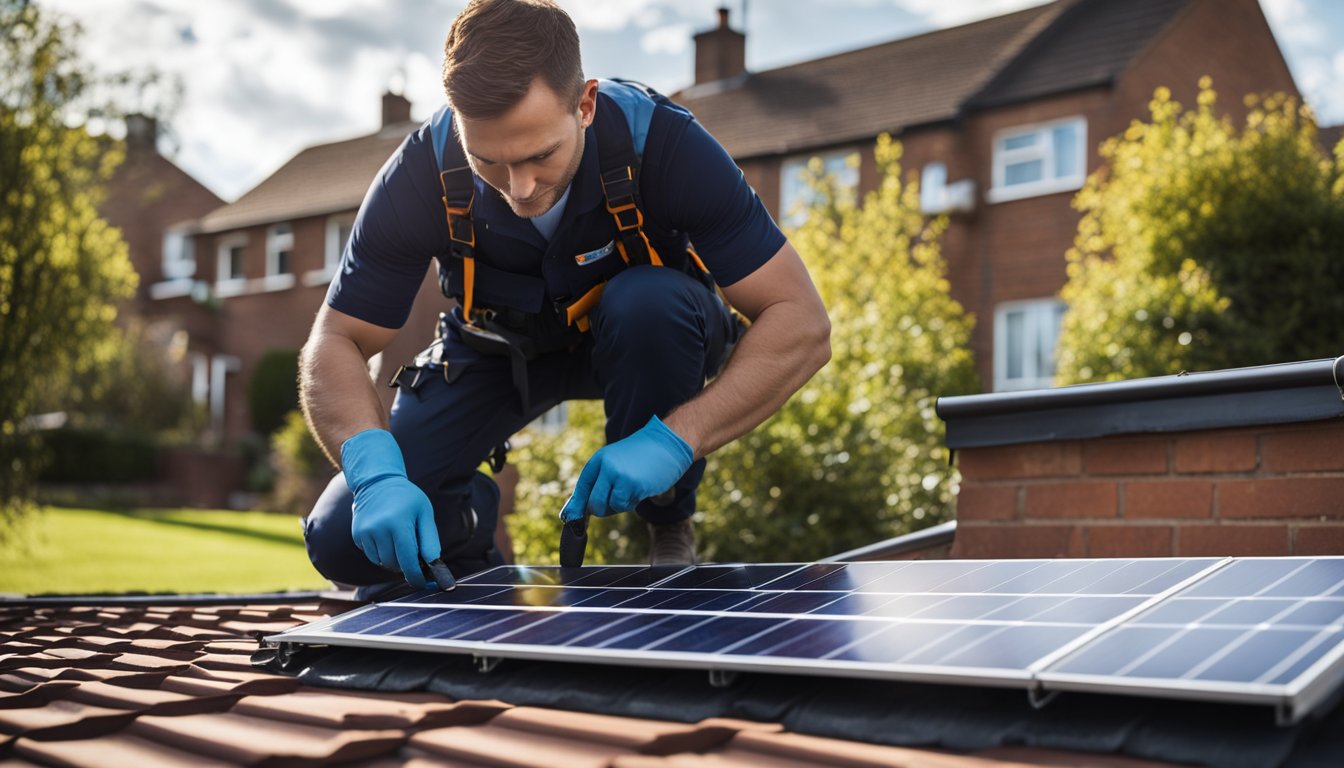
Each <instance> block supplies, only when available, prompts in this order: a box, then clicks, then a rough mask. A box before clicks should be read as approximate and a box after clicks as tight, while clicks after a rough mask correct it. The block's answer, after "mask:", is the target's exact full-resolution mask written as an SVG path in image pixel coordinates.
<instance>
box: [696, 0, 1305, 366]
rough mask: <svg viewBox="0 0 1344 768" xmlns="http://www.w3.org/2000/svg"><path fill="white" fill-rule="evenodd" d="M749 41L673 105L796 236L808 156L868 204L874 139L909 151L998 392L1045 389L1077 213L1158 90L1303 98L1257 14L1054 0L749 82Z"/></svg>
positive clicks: (727, 37)
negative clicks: (1112, 139)
mask: <svg viewBox="0 0 1344 768" xmlns="http://www.w3.org/2000/svg"><path fill="white" fill-rule="evenodd" d="M745 44H746V39H745V36H744V35H742V34H741V33H739V32H736V31H734V30H732V29H731V28H730V27H729V24H728V12H727V11H726V10H721V11H720V15H719V26H718V28H717V29H713V30H710V31H708V32H704V33H701V34H700V35H697V36H696V66H695V78H696V79H695V83H694V84H693V85H692V86H690V87H688V88H686V89H684V90H682V91H681V92H679V93H677V94H675V95H674V98H675V99H676V100H677V101H678V102H680V103H681V104H684V105H686V106H687V107H689V108H690V110H691V111H692V112H693V113H694V114H695V115H696V117H697V118H698V119H699V120H700V121H701V122H702V123H703V124H704V125H705V127H706V128H708V129H709V131H710V132H711V133H712V134H714V136H715V137H716V138H718V139H719V141H720V142H722V143H723V145H724V147H725V148H726V149H727V150H728V152H729V153H730V154H731V155H732V156H733V158H734V159H736V160H737V162H738V165H739V166H741V168H742V170H743V172H744V173H745V174H746V177H747V180H748V181H749V182H750V183H751V184H752V186H753V187H754V188H755V189H756V191H757V193H758V194H759V196H760V197H761V199H762V200H763V201H764V202H765V203H766V205H767V206H768V207H769V208H770V210H771V211H772V212H774V213H775V215H776V217H777V218H780V219H781V220H783V221H786V222H787V221H790V220H791V219H793V218H794V217H796V210H797V207H798V206H799V205H800V204H801V203H804V202H805V201H806V197H807V194H808V191H807V187H806V185H805V184H804V183H803V178H804V176H803V174H804V170H805V168H806V165H807V161H808V159H809V158H810V157H813V156H819V157H820V158H821V159H822V160H823V162H824V164H825V167H826V168H827V169H828V170H832V171H833V172H835V173H836V174H837V176H838V179H839V180H840V181H841V182H843V183H844V184H846V185H848V186H850V187H852V188H854V189H856V190H857V192H858V193H860V194H862V193H864V192H866V191H868V190H870V189H872V188H874V187H875V186H876V184H877V178H876V167H875V162H874V157H873V147H874V140H875V138H876V136H877V135H878V134H880V133H883V132H886V133H890V134H891V135H893V136H894V137H896V138H898V139H899V140H900V141H901V142H902V144H903V146H904V155H903V157H902V167H903V168H904V169H905V170H906V171H907V172H908V173H909V174H911V175H912V176H916V175H917V177H918V178H919V180H920V186H921V197H922V205H923V207H924V209H925V210H926V211H927V212H929V213H947V214H949V216H950V226H949V227H948V230H947V232H946V234H945V235H944V237H943V241H942V245H943V255H944V257H945V258H946V261H947V265H948V271H949V279H950V282H951V290H952V295H953V297H954V298H955V299H957V300H958V301H959V302H960V303H961V304H962V306H964V307H965V308H966V309H967V310H968V311H970V312H971V313H973V314H974V315H975V317H976V320H977V322H976V329H975V334H974V338H973V341H972V346H973V348H974V352H975V355H976V360H977V363H978V369H979V372H980V375H981V380H982V382H983V383H984V386H985V388H986V389H992V390H1016V389H1031V388H1037V387H1046V386H1050V384H1051V377H1052V373H1053V362H1052V358H1053V350H1054V345H1055V337H1056V332H1057V327H1058V320H1059V317H1060V315H1061V314H1062V312H1063V305H1062V304H1061V303H1060V301H1059V300H1058V298H1057V293H1058V291H1059V289H1060V288H1061V287H1062V286H1063V285H1064V282H1065V277H1066V275H1065V258H1064V254H1065V251H1066V250H1067V249H1068V248H1069V246H1070V245H1071V244H1072V242H1073V237H1074V233H1075V231H1076V229H1077V223H1078V219H1079V214H1078V213H1077V212H1075V211H1074V210H1073V209H1072V208H1071V207H1070V200H1071V198H1072V196H1073V193H1074V192H1075V191H1076V190H1078V189H1079V188H1080V187H1081V186H1082V184H1083V180H1084V178H1085V177H1086V175H1087V174H1088V173H1090V172H1092V171H1094V170H1096V169H1097V167H1098V165H1099V157H1098V154H1097V146H1098V145H1099V143H1100V142H1101V141H1102V140H1103V139H1105V138H1106V137H1109V136H1113V135H1116V134H1118V133H1120V132H1121V131H1122V130H1123V129H1124V128H1125V127H1126V126H1127V125H1128V124H1129V123H1130V121H1132V120H1134V119H1138V118H1145V117H1147V114H1148V110H1147V105H1148V102H1149V100H1150V99H1151V97H1152V94H1153V90H1154V89H1155V88H1157V87H1158V86H1167V87H1169V88H1170V89H1171V91H1172V94H1173V95H1174V97H1175V98H1176V99H1177V100H1179V101H1181V102H1182V103H1184V104H1193V103H1194V100H1195V99H1194V97H1195V94H1196V92H1197V83H1198V80H1199V78H1200V77H1201V76H1204V75H1209V76H1211V77H1212V78H1213V84H1214V88H1215V90H1217V91H1218V92H1219V94H1220V95H1221V99H1220V102H1219V106H1220V108H1221V109H1224V110H1226V111H1227V112H1228V113H1229V114H1230V115H1232V116H1233V118H1234V119H1240V117H1241V116H1242V115H1243V114H1244V111H1245V108H1244V106H1243V105H1242V99H1241V97H1242V96H1243V95H1244V94H1248V93H1262V92H1274V91H1282V92H1285V93H1288V94H1292V95H1294V96H1296V95H1298V91H1297V88H1296V86H1295V85H1294V83H1293V79H1292V76H1291V75H1290V74H1289V71H1288V68H1287V66H1286V65H1285V63H1284V60H1283V56H1282V55H1281V53H1280V52H1279V49H1278V46H1277V44H1276V43H1275V41H1274V37H1273V35H1272V34H1271V32H1270V29H1269V26H1268V25H1267V23H1266V22H1265V19H1264V16H1263V14H1262V13H1261V11H1260V6H1259V4H1258V3H1257V2H1256V0H1133V1H1132V2H1111V1H1110V0H1057V2H1053V3H1049V4H1046V5H1041V6H1037V7H1034V8H1029V9H1026V10H1023V11H1019V12H1017V13H1011V14H1008V15H1005V16H998V17H994V18H990V19H985V20H983V21H978V22H975V23H972V24H967V25H964V26H959V27H953V28H949V29H943V30H938V31H934V32H930V33H927V34H923V35H917V36H914V37H908V38H903V39H900V40H895V41H892V42H889V43H884V44H881V45H875V46H872V47H869V48H864V49H861V50H856V51H850V52H847V53H841V54H837V55H834V56H829V57H826V58H822V59H816V60H813V61H806V62H802V63H800V64H795V65H792V66H787V67H782V68H779V69H772V70H769V71H765V72H748V71H746V69H745V67H744V57H743V50H744V47H745ZM853 155H857V156H858V158H859V162H858V167H857V168H852V167H849V166H848V165H847V164H846V158H848V157H851V156H853Z"/></svg>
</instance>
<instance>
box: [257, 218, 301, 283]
mask: <svg viewBox="0 0 1344 768" xmlns="http://www.w3.org/2000/svg"><path fill="white" fill-rule="evenodd" d="M293 285H294V226H293V225H292V224H276V225H275V226H273V227H271V228H270V229H268V230H266V276H265V277H263V278H262V279H261V282H260V284H259V286H258V290H262V291H282V290H284V289H286V288H290V287H293Z"/></svg>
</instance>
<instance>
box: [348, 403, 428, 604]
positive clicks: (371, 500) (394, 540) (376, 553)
mask: <svg viewBox="0 0 1344 768" xmlns="http://www.w3.org/2000/svg"><path fill="white" fill-rule="evenodd" d="M341 466H342V468H343V469H344V470H345V480H346V484H347V485H349V486H350V490H352V491H354V494H355V508H354V521H353V523H352V524H351V533H352V534H353V535H354V539H355V546H357V547H359V548H360V550H361V551H363V552H364V556H365V557H367V558H369V560H371V561H372V562H373V563H374V564H376V565H380V566H382V567H384V568H387V569H389V570H396V569H397V568H400V569H401V572H402V574H404V575H405V577H406V581H408V582H410V583H411V584H412V585H413V586H415V587H416V588H418V589H423V588H424V587H425V585H426V584H425V577H424V573H423V572H422V571H421V570H420V560H421V559H424V561H425V562H426V563H428V562H432V561H434V560H437V559H438V557H439V552H440V548H439V532H438V528H437V527H436V526H435V525H434V507H433V505H432V504H430V502H429V497H427V496H425V494H424V492H423V491H421V490H420V489H419V488H418V487H416V485H415V484H414V483H412V482H411V481H410V480H408V479H407V478H406V463H405V461H404V460H403V459H402V458H401V448H399V447H398V446H397V441H396V438H394V437H392V433H391V432H388V431H386V430H382V429H366V430H364V431H363V432H360V433H359V434H357V435H355V436H354V437H352V438H350V439H349V440H346V441H345V443H344V444H342V445H341ZM440 586H443V587H445V588H446V587H448V586H450V585H440Z"/></svg>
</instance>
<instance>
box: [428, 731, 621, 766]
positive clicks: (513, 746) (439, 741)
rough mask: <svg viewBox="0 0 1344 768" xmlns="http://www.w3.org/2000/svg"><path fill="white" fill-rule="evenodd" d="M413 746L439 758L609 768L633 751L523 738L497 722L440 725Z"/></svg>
mask: <svg viewBox="0 0 1344 768" xmlns="http://www.w3.org/2000/svg"><path fill="white" fill-rule="evenodd" d="M410 743H411V745H413V746H415V747H419V748H421V749H423V750H425V751H427V752H431V753H433V754H435V755H437V756H439V757H447V758H452V759H455V760H467V761H472V762H476V763H479V764H481V765H490V766H500V767H501V768H553V766H557V765H563V766H568V767H569V768H605V766H607V765H608V764H609V763H610V762H611V761H612V760H614V759H615V758H617V757H618V756H620V755H622V754H629V753H630V750H628V749H623V748H621V747H618V746H614V745H612V744H609V743H607V744H603V743H591V742H585V741H576V740H571V739H568V738H562V737H557V736H543V735H541V734H529V735H528V736H527V737H526V738H519V732H518V731H517V730H515V729H513V728H500V727H498V726H495V725H494V724H493V722H492V723H491V724H487V725H479V726H476V727H473V728H468V727H456V728H437V729H434V730H430V731H422V732H420V733H417V734H415V735H414V736H412V737H411V740H410Z"/></svg>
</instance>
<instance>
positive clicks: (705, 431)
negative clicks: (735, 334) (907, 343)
mask: <svg viewBox="0 0 1344 768" xmlns="http://www.w3.org/2000/svg"><path fill="white" fill-rule="evenodd" d="M818 309H820V311H818ZM830 357H831V345H830V321H829V320H828V319H827V317H826V313H825V310H824V309H821V308H820V305H819V304H818V305H816V306H811V305H808V306H800V305H797V304H795V303H793V302H781V303H778V304H773V305H771V306H770V307H768V308H766V309H765V310H763V311H762V312H761V313H760V314H759V315H758V316H757V318H756V321H755V322H754V323H752V325H751V327H750V328H748V329H747V332H746V333H745V334H743V336H742V339H741V341H739V342H738V345H737V348H736V349H735V350H734V352H733V356H732V358H731V359H730V360H729V361H728V365H727V366H726V367H725V368H724V370H723V372H722V373H720V374H719V376H718V378H716V379H715V380H714V381H713V382H712V383H711V384H710V385H709V386H708V387H706V388H705V390H704V391H703V392H701V393H700V394H699V395H697V396H696V397H695V398H693V399H691V400H690V401H688V402H687V403H685V404H684V405H682V406H681V407H679V408H677V409H676V410H674V411H673V412H672V413H671V414H669V415H668V416H667V418H666V419H664V422H665V423H666V424H667V426H668V427H670V428H671V429H672V430H673V431H674V432H676V433H677V434H678V435H679V436H681V438H682V439H683V440H685V441H686V442H687V443H688V444H690V446H691V449H692V451H694V453H695V457H696V458H697V459H698V458H701V457H703V456H706V455H708V454H710V453H712V452H714V451H715V450H718V449H719V448H720V447H722V446H724V445H726V444H728V443H730V442H732V441H733V440H736V439H737V438H739V437H741V436H742V435H744V434H746V433H747V432H750V431H751V430H753V429H755V428H756V427H757V426H758V425H760V423H761V422H763V421H765V420H766V419H767V418H769V417H770V415H771V414H773V413H774V412H775V411H777V410H779V407H780V406H782V405H783V404H784V401H786V400H788V399H789V397H791V396H792V395H793V393H795V392H797V391H798V390H799V389H800V388H801V387H802V386H803V385H804V384H806V383H807V381H808V379H810V378H812V375H813V374H815V373H816V372H817V371H819V370H821V367H822V366H823V365H825V364H826V362H827V361H828V360H830Z"/></svg>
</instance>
